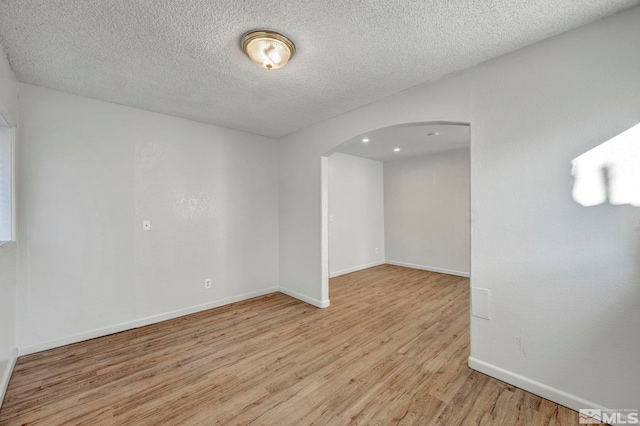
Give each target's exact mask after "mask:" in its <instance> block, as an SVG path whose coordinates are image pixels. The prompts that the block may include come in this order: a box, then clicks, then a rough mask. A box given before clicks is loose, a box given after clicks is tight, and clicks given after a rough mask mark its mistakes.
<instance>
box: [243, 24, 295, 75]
mask: <svg viewBox="0 0 640 426" xmlns="http://www.w3.org/2000/svg"><path fill="white" fill-rule="evenodd" d="M241 45H242V50H244V52H245V53H246V54H247V56H249V58H251V60H252V61H253V62H254V63H255V64H257V65H259V66H261V67H262V68H265V69H268V70H276V69H278V68H282V67H283V66H285V65H286V63H287V62H288V61H289V59H291V58H292V57H293V54H294V53H296V46H295V45H294V44H293V42H292V41H291V40H289V39H288V38H287V37H285V36H283V35H282V34H280V33H276V32H274V31H267V30H259V31H250V32H248V33H246V34H245V35H244V36H242V41H241Z"/></svg>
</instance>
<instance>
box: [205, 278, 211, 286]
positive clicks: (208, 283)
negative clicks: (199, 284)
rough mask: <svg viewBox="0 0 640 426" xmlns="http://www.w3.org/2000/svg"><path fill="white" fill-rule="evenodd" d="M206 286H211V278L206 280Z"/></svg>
mask: <svg viewBox="0 0 640 426" xmlns="http://www.w3.org/2000/svg"><path fill="white" fill-rule="evenodd" d="M204 288H211V278H207V279H206V280H204Z"/></svg>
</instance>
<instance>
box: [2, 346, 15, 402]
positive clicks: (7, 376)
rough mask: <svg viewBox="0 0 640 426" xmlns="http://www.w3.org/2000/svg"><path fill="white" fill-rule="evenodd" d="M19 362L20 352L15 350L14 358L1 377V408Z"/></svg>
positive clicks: (8, 362)
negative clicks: (14, 369)
mask: <svg viewBox="0 0 640 426" xmlns="http://www.w3.org/2000/svg"><path fill="white" fill-rule="evenodd" d="M17 360H18V350H17V349H14V350H13V356H12V357H11V358H10V359H9V360H8V361H7V365H6V366H5V367H4V371H3V372H2V376H0V407H2V401H4V394H5V393H6V392H7V387H8V386H9V380H11V374H13V368H14V367H15V366H16V361H17Z"/></svg>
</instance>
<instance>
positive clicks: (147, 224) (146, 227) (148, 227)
mask: <svg viewBox="0 0 640 426" xmlns="http://www.w3.org/2000/svg"><path fill="white" fill-rule="evenodd" d="M142 230H143V231H151V221H150V220H143V221H142Z"/></svg>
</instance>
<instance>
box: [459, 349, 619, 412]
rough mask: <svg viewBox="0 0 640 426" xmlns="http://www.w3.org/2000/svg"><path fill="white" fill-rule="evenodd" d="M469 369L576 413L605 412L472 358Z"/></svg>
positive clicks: (573, 396) (541, 384) (565, 393)
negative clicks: (585, 409)
mask: <svg viewBox="0 0 640 426" xmlns="http://www.w3.org/2000/svg"><path fill="white" fill-rule="evenodd" d="M469 368H471V369H473V370H476V371H479V372H480V373H483V374H486V375H487V376H491V377H494V378H496V379H498V380H501V381H503V382H506V383H509V384H512V385H513V386H516V387H518V388H520V389H524V390H526V391H527V392H531V393H533V394H536V395H538V396H541V397H543V398H545V399H548V400H549V401H553V402H555V403H557V404H560V405H564V406H565V407H568V408H571V409H572V410H575V411H578V410H579V409H581V408H599V409H603V410H606V408H605V407H603V406H601V405H599V404H596V403H595V402H591V401H587V400H586V399H582V398H580V397H578V396H575V395H572V394H570V393H567V392H564V391H561V390H560V389H556V388H552V387H551V386H548V385H545V384H544V383H540V382H536V381H535V380H531V379H529V378H527V377H524V376H521V375H519V374H516V373H512V372H511V371H508V370H505V369H503V368H500V367H496V366H495V365H492V364H489V363H487V362H484V361H480V360H479V359H476V358H473V357H469ZM577 415H578V414H577V413H576V416H577Z"/></svg>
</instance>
